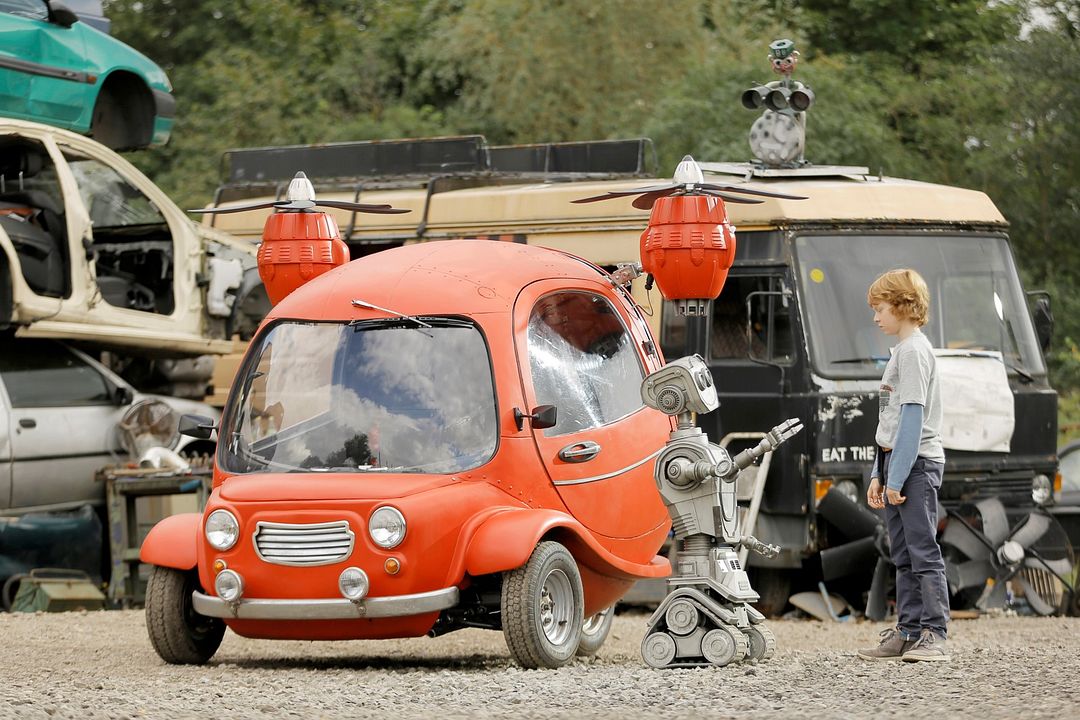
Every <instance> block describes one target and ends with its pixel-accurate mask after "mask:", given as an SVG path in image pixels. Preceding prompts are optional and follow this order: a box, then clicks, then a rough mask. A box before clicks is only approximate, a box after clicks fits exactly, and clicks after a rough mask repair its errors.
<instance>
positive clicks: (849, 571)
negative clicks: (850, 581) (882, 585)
mask: <svg viewBox="0 0 1080 720" xmlns="http://www.w3.org/2000/svg"><path fill="white" fill-rule="evenodd" d="M880 557H881V553H879V552H878V549H877V545H876V544H875V538H874V536H872V535H871V536H870V537H864V538H862V539H861V540H855V541H853V542H849V543H845V544H843V545H838V546H837V547H831V548H826V549H825V550H822V551H821V576H822V578H823V579H824V580H825V581H826V582H827V581H829V580H835V579H836V578H840V577H846V576H848V575H856V574H859V573H867V572H870V568H871V567H873V562H874V560H875V559H878V558H880Z"/></svg>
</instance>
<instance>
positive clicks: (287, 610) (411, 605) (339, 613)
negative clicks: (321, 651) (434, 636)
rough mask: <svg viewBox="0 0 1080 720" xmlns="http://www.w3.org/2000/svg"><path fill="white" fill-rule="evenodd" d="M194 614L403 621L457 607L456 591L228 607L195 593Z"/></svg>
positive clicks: (242, 603) (253, 602)
mask: <svg viewBox="0 0 1080 720" xmlns="http://www.w3.org/2000/svg"><path fill="white" fill-rule="evenodd" d="M191 599H192V603H193V606H194V608H195V612H197V613H199V614H200V615H205V616H207V617H217V618H225V619H227V620H228V619H233V618H235V619H240V620H363V619H368V618H387V617H403V616H407V615H423V614H424V613H429V612H437V611H439V610H445V609H446V608H450V607H454V606H455V605H457V604H458V589H457V588H456V587H448V588H443V589H442V590H433V591H431V592H426V593H417V594H415V595H391V596H388V597H372V598H364V599H363V600H358V601H356V602H353V601H352V600H346V599H344V598H341V599H328V600H263V599H254V600H240V601H238V602H235V603H228V602H225V601H224V600H222V599H221V598H219V597H215V596H212V595H204V594H202V593H201V592H198V591H195V592H193V593H192V594H191Z"/></svg>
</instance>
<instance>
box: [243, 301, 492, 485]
mask: <svg viewBox="0 0 1080 720" xmlns="http://www.w3.org/2000/svg"><path fill="white" fill-rule="evenodd" d="M424 322H425V325H427V327H419V326H418V325H417V324H416V323H415V322H414V321H413V320H411V319H394V320H369V321H362V322H354V323H352V324H337V323H301V322H291V321H285V322H280V323H277V324H275V325H273V326H272V327H270V328H269V329H268V330H267V331H265V332H264V333H263V334H262V337H261V338H260V339H259V340H257V341H256V349H255V350H254V352H253V354H252V356H251V357H249V358H248V360H247V361H246V362H245V371H244V373H243V375H242V378H243V380H242V382H243V384H242V386H241V392H239V393H236V395H235V397H234V398H233V399H232V400H231V401H230V402H231V407H230V408H229V409H228V411H227V418H228V419H227V420H226V423H227V424H226V427H227V429H228V432H227V434H225V435H224V436H223V437H224V438H225V440H226V442H225V445H224V452H223V467H224V469H226V470H228V471H231V472H242V473H244V472H321V473H341V472H350V473H356V472H371V473H385V472H407V473H451V472H460V471H463V470H468V469H470V468H473V467H476V466H478V465H481V464H483V463H484V462H486V461H487V460H489V459H490V458H491V456H492V455H493V454H494V452H495V447H496V443H497V441H498V432H497V426H496V417H495V412H496V411H495V392H494V387H493V384H492V375H491V363H490V361H489V358H488V350H487V345H486V344H485V342H484V338H483V335H482V334H481V333H480V331H479V329H478V328H476V326H474V325H473V324H472V323H469V322H467V321H463V320H460V319H453V318H424Z"/></svg>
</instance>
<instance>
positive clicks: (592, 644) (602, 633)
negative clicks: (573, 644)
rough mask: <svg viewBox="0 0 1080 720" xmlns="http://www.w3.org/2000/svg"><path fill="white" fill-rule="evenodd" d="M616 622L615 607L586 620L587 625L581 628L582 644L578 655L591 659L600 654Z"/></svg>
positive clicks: (578, 649)
mask: <svg viewBox="0 0 1080 720" xmlns="http://www.w3.org/2000/svg"><path fill="white" fill-rule="evenodd" d="M614 620H615V606H614V605H613V606H611V607H609V608H607V609H606V610H601V611H600V612H598V613H596V614H595V615H593V616H592V617H588V618H585V623H584V624H583V625H582V626H581V642H579V643H578V648H577V654H578V655H579V656H581V657H590V656H592V655H595V654H596V653H598V652H599V651H600V648H601V647H602V646H603V644H604V641H606V640H607V637H608V635H609V634H610V633H611V624H612V622H614Z"/></svg>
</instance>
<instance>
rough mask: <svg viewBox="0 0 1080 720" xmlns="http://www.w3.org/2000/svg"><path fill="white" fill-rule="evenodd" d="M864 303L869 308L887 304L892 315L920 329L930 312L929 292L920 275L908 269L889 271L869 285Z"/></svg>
mask: <svg viewBox="0 0 1080 720" xmlns="http://www.w3.org/2000/svg"><path fill="white" fill-rule="evenodd" d="M866 302H867V303H869V304H870V307H873V306H874V305H876V304H877V303H880V302H885V303H888V304H889V305H891V306H892V310H893V315H895V316H896V317H898V318H900V319H901V320H904V319H907V320H911V321H912V322H913V323H915V324H916V325H919V326H920V327H921V326H923V325H925V324H926V321H927V319H928V315H929V312H930V290H929V289H928V288H927V287H926V281H925V280H923V278H922V275H920V274H919V273H917V272H915V271H914V270H911V269H910V268H902V269H899V270H889V271H888V272H885V273H882V274H881V275H879V276H878V279H877V280H875V281H874V282H873V283H872V284H871V285H870V289H869V290H868V291H867V292H866Z"/></svg>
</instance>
